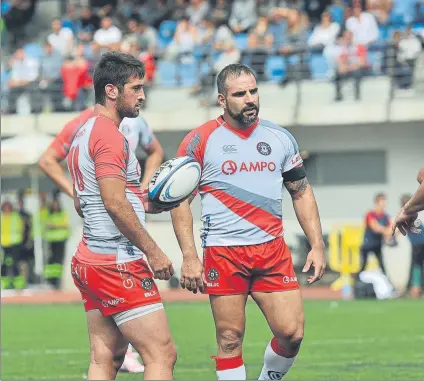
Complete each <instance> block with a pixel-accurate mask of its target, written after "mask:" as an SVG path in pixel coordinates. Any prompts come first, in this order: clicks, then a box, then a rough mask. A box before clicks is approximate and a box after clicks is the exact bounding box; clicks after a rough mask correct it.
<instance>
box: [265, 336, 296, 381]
mask: <svg viewBox="0 0 424 381" xmlns="http://www.w3.org/2000/svg"><path fill="white" fill-rule="evenodd" d="M296 357H297V355H296V356H294V357H284V356H283V353H282V351H281V349H280V348H279V346H278V343H277V339H276V338H275V337H274V338H273V339H272V340H271V341H270V342H269V343H268V346H267V347H266V349H265V356H264V366H263V368H262V372H261V375H260V376H259V380H281V379H282V378H283V377H284V375H285V374H286V373H287V372H288V371H289V369H290V368H291V366H292V365H293V363H294V360H296Z"/></svg>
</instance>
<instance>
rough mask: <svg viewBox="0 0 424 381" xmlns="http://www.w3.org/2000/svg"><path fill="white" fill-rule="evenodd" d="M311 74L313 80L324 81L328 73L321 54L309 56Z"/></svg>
mask: <svg viewBox="0 0 424 381" xmlns="http://www.w3.org/2000/svg"><path fill="white" fill-rule="evenodd" d="M310 68H311V74H312V78H313V79H324V78H326V75H327V72H328V64H327V60H326V59H325V57H324V56H323V55H322V54H319V53H313V54H312V55H311V63H310Z"/></svg>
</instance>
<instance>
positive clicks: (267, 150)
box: [256, 142, 272, 156]
mask: <svg viewBox="0 0 424 381" xmlns="http://www.w3.org/2000/svg"><path fill="white" fill-rule="evenodd" d="M256 149H257V150H258V152H259V153H260V154H261V155H265V156H268V155H270V154H271V152H272V150H271V146H270V145H269V144H268V143H265V142H259V143H258V144H257V145H256Z"/></svg>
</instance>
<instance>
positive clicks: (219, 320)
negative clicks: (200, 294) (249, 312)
mask: <svg viewBox="0 0 424 381" xmlns="http://www.w3.org/2000/svg"><path fill="white" fill-rule="evenodd" d="M247 296H248V294H237V295H209V300H210V304H211V309H212V314H213V318H214V321H215V327H216V334H217V338H218V340H219V338H220V337H221V338H229V339H233V340H237V339H242V338H243V336H244V331H245V327H246V301H247Z"/></svg>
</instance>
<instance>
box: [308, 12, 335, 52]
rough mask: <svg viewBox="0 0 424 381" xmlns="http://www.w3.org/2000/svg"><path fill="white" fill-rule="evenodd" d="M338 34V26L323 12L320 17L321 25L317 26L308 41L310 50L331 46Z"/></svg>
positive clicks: (327, 13)
mask: <svg viewBox="0 0 424 381" xmlns="http://www.w3.org/2000/svg"><path fill="white" fill-rule="evenodd" d="M339 32H340V25H339V24H337V23H336V22H334V21H333V20H332V18H331V15H330V13H329V12H324V13H323V14H322V16H321V23H320V24H318V25H317V26H316V27H315V28H314V31H313V32H312V34H311V36H310V37H309V40H308V45H309V46H310V47H311V48H324V47H326V46H329V45H333V44H334V43H335V42H336V38H337V36H338V34H339Z"/></svg>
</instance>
